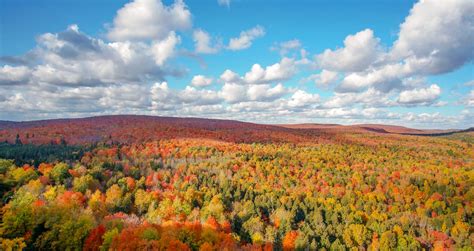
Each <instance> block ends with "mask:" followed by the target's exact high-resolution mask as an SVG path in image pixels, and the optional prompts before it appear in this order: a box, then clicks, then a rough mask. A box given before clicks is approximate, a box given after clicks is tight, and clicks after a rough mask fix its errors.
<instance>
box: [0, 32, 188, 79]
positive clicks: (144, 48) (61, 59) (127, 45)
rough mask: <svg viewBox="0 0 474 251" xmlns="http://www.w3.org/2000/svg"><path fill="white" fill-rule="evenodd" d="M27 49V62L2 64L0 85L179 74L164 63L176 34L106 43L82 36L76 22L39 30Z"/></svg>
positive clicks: (170, 52)
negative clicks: (150, 40)
mask: <svg viewBox="0 0 474 251" xmlns="http://www.w3.org/2000/svg"><path fill="white" fill-rule="evenodd" d="M37 43H38V44H37V46H36V48H34V49H33V50H32V51H30V52H28V54H27V56H28V60H29V61H28V62H27V65H28V66H9V65H5V66H3V67H2V68H0V69H1V71H2V73H3V74H1V77H0V83H3V84H6V83H10V84H12V83H25V82H28V83H29V84H31V85H38V84H51V85H57V86H70V87H71V86H97V85H109V84H131V83H140V82H146V81H150V80H151V81H153V80H162V79H164V77H165V76H166V75H177V74H180V70H179V69H173V67H170V66H169V65H165V63H166V61H167V60H169V59H170V58H171V57H173V56H174V48H175V46H176V44H178V43H179V37H178V36H176V35H175V33H174V32H171V33H169V36H168V37H167V38H166V39H164V40H162V41H159V42H153V43H144V42H128V41H126V42H111V43H107V42H104V41H103V40H101V39H96V38H92V37H89V36H87V35H86V34H84V33H82V32H80V31H79V27H77V25H72V26H70V27H69V28H68V29H67V30H65V31H62V32H59V33H54V34H53V33H46V34H42V35H40V36H39V37H38V39H37Z"/></svg>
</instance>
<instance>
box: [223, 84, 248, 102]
mask: <svg viewBox="0 0 474 251" xmlns="http://www.w3.org/2000/svg"><path fill="white" fill-rule="evenodd" d="M220 96H221V97H222V98H223V99H224V100H225V101H227V102H229V103H237V102H241V101H245V100H247V88H246V87H245V86H243V85H239V84H235V83H225V84H224V86H222V90H221V91H220Z"/></svg>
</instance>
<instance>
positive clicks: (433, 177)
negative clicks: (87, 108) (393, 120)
mask: <svg viewBox="0 0 474 251" xmlns="http://www.w3.org/2000/svg"><path fill="white" fill-rule="evenodd" d="M0 129H1V130H0V138H1V140H2V142H3V143H1V144H0V158H2V159H1V160H0V189H1V190H0V191H1V194H0V195H1V207H2V210H1V216H2V217H1V227H0V237H1V249H2V250H22V249H23V250H431V249H435V250H445V249H457V250H472V247H473V244H474V243H473V241H474V231H473V218H472V209H473V201H474V162H473V159H474V151H473V149H474V148H473V144H474V134H473V133H472V132H460V133H453V134H447V135H440V136H426V135H422V134H420V135H404V133H401V132H399V131H394V130H393V128H390V127H386V128H384V129H381V128H380V127H379V128H375V127H374V126H373V127H370V128H369V127H368V126H365V127H357V128H356V127H342V126H341V127H338V126H336V125H334V126H332V127H331V126H328V127H318V126H313V127H311V126H308V125H307V126H270V125H259V124H249V123H242V122H235V121H220V120H204V119H202V120H201V119H178V118H159V117H144V116H143V117H142V116H136V117H134V116H109V117H97V118H89V119H77V120H50V121H38V122H26V123H16V124H15V123H13V122H12V123H7V122H5V123H3V124H1V125H0ZM398 129H399V130H400V128H398ZM405 129H406V130H413V129H408V128H405ZM408 132H411V131H408ZM411 133H412V132H411Z"/></svg>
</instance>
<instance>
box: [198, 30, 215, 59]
mask: <svg viewBox="0 0 474 251" xmlns="http://www.w3.org/2000/svg"><path fill="white" fill-rule="evenodd" d="M193 40H194V43H195V51H196V52H197V53H203V54H213V53H217V52H218V51H219V50H220V49H221V48H222V43H221V42H220V41H217V42H214V44H211V43H212V42H213V41H212V38H211V36H210V35H209V33H207V32H206V31H204V30H202V29H197V30H195V31H194V32H193Z"/></svg>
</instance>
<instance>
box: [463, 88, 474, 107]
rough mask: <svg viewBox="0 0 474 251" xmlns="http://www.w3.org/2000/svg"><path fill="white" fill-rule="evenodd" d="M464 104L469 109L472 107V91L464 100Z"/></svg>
mask: <svg viewBox="0 0 474 251" xmlns="http://www.w3.org/2000/svg"><path fill="white" fill-rule="evenodd" d="M464 104H465V105H466V106H469V107H474V90H471V91H470V92H469V94H468V95H467V96H466V98H464Z"/></svg>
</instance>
